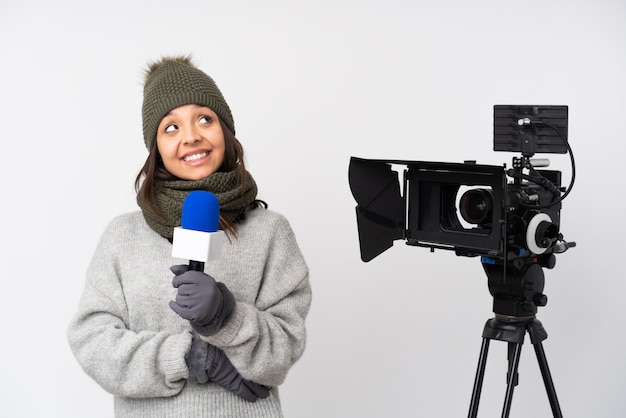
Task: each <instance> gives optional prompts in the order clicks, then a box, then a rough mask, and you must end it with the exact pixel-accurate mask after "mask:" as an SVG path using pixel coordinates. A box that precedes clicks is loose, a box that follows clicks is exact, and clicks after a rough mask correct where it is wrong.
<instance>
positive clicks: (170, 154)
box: [156, 104, 226, 180]
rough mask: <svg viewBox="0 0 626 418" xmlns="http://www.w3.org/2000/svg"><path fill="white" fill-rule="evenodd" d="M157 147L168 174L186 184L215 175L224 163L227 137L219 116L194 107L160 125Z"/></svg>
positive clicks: (184, 108)
mask: <svg viewBox="0 0 626 418" xmlns="http://www.w3.org/2000/svg"><path fill="white" fill-rule="evenodd" d="M156 143H157V148H158V150H159V153H160V154H161V158H162V159H163V164H164V165H165V168H166V169H167V171H169V172H170V173H172V174H173V175H175V176H176V177H178V178H181V179H184V180H199V179H202V178H204V177H207V176H208V175H210V174H213V173H215V172H216V171H217V170H218V169H219V168H220V167H221V165H222V162H223V161H224V152H225V149H226V146H225V143H224V133H223V132H222V127H221V126H220V122H219V120H218V118H217V114H216V113H215V112H213V111H212V110H211V109H209V108H208V107H204V106H198V105H194V104H189V105H184V106H180V107H177V108H175V109H173V110H172V111H171V112H170V113H168V114H167V115H166V116H165V117H164V118H163V119H162V120H161V123H160V124H159V128H158V130H157V135H156Z"/></svg>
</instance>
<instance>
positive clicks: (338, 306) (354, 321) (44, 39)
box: [0, 0, 626, 418]
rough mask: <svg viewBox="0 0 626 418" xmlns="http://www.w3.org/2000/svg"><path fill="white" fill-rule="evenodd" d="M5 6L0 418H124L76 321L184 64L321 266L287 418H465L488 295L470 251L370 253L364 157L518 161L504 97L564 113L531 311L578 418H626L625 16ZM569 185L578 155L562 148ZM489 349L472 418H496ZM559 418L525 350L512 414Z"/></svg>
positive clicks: (613, 9)
mask: <svg viewBox="0 0 626 418" xmlns="http://www.w3.org/2000/svg"><path fill="white" fill-rule="evenodd" d="M301 3H302V4H298V2H289V1H277V0H270V1H263V2H261V1H259V2H255V1H252V0H248V1H231V0H229V1H226V0H223V1H220V2H215V1H187V0H180V1H176V2H173V1H167V2H166V1H154V0H153V1H144V2H132V1H117V0H112V1H99V2H91V3H90V2H80V1H75V2H71V1H43V0H40V1H28V0H25V1H20V2H18V1H8V0H3V1H2V3H0V52H1V53H0V139H1V142H2V148H1V151H0V156H1V163H0V179H1V180H0V181H1V186H2V194H1V198H0V199H1V202H2V203H1V205H0V210H1V212H0V213H1V219H2V221H3V228H2V231H3V232H2V237H3V242H4V245H3V250H2V252H1V253H0V257H1V258H0V265H1V266H2V273H1V276H0V277H2V290H1V291H2V302H1V303H0V318H1V321H2V328H1V329H2V336H1V337H0V374H1V375H0V376H1V378H0V415H2V416H3V417H43V416H46V417H50V416H54V417H87V416H89V417H111V416H112V415H113V406H112V397H111V395H109V394H108V393H106V392H105V391H104V390H103V389H101V388H100V387H99V386H98V385H97V384H96V383H95V382H94V381H92V380H91V379H90V378H89V377H88V376H87V375H85V374H84V373H83V372H82V370H81V369H80V367H79V366H78V363H77V362H76V361H75V360H74V358H73V356H72V354H71V352H70V350H69V347H68V344H67V341H66V336H65V333H66V327H67V323H68V321H69V319H70V317H71V315H72V314H73V313H74V312H75V310H76V307H77V303H78V299H79V297H80V294H81V291H82V287H83V280H84V271H85V269H86V267H87V263H88V262H89V259H90V258H91V255H92V253H93V251H94V249H95V245H96V242H97V240H98V239H99V237H100V234H101V233H102V231H103V229H104V227H105V225H106V224H107V223H108V222H109V221H110V220H111V219H112V218H113V217H114V216H116V215H118V214H121V213H123V212H128V211H133V210H136V204H135V193H134V189H133V181H134V178H135V175H136V174H137V172H138V170H139V168H140V167H141V165H142V164H143V161H144V159H145V157H146V154H147V152H146V150H145V147H144V144H143V140H142V133H141V100H142V78H143V68H145V66H146V64H147V63H148V62H149V61H152V60H155V59H158V58H159V57H160V56H162V55H168V54H188V53H192V54H193V56H194V57H195V62H196V64H197V65H198V66H199V67H200V68H201V69H203V70H204V71H206V72H207V73H209V74H210V75H212V76H213V77H214V78H215V80H216V81H217V83H218V85H219V86H220V88H221V89H222V92H223V93H224V95H225V97H226V99H227V101H228V103H229V104H230V106H231V108H232V110H233V114H234V117H235V124H236V127H237V128H236V129H237V136H238V137H239V138H240V140H241V141H242V142H243V144H244V147H245V149H246V152H247V163H248V165H249V169H250V171H251V173H252V174H253V175H254V177H255V179H256V180H257V182H258V185H259V188H260V193H259V197H260V198H262V199H264V200H266V201H267V202H269V204H270V208H272V209H274V210H276V211H278V212H281V213H283V214H285V215H286V216H287V217H288V218H289V220H290V221H291V223H292V226H293V228H294V230H295V232H296V236H297V238H298V241H299V243H300V245H301V249H302V251H303V253H304V254H305V257H306V259H307V261H308V263H309V265H310V269H311V281H312V285H313V290H314V300H313V305H312V309H311V313H310V316H309V318H308V337H309V339H308V346H307V350H306V352H305V354H304V356H303V357H302V359H301V360H300V361H299V362H298V363H297V364H296V365H295V366H294V368H293V369H292V372H291V374H290V375H289V376H288V379H287V381H286V383H285V384H284V386H283V387H282V392H281V395H282V398H283V403H284V410H285V414H286V415H287V416H288V417H383V416H384V417H416V416H419V417H460V416H466V415H467V411H468V407H469V401H470V395H471V390H472V385H473V380H474V374H475V370H476V364H477V360H478V354H479V349H480V343H481V333H482V328H483V325H484V323H485V321H486V320H487V319H489V318H490V317H491V316H492V312H491V297H490V295H489V292H488V289H487V283H486V277H485V276H484V273H483V272H482V269H481V267H480V264H479V261H478V260H477V259H469V258H463V257H456V256H455V255H454V254H453V253H451V252H446V251H437V252H435V253H433V254H431V253H430V252H429V251H428V250H426V249H421V248H413V247H408V246H406V245H404V244H403V243H398V244H397V245H396V246H394V248H392V249H390V250H389V251H387V252H386V253H384V254H383V255H381V256H380V257H378V258H376V259H375V260H373V261H371V262H370V263H363V262H361V260H360V257H359V249H358V237H357V230H356V221H355V214H354V206H355V202H354V200H353V199H352V196H351V193H350V189H349V185H348V177H347V174H348V163H349V159H350V156H359V157H364V158H396V159H407V160H435V161H452V162H461V161H463V160H468V159H473V160H478V161H479V162H480V163H485V164H497V165H500V164H503V163H507V164H508V165H510V159H511V157H512V156H514V154H511V153H502V152H493V151H492V111H493V110H492V106H493V105H494V104H564V105H568V106H569V139H570V143H571V144H572V147H573V149H574V154H575V156H576V162H577V181H576V185H575V187H574V190H573V192H572V194H571V195H570V196H569V197H568V198H567V199H566V201H565V202H564V207H563V210H562V220H561V231H562V232H563V233H564V234H565V237H566V238H567V239H569V240H573V241H576V242H577V243H578V246H577V247H576V248H575V249H573V250H570V251H569V252H567V253H565V254H562V255H560V256H559V257H558V261H557V267H556V268H555V269H554V270H550V271H546V294H547V295H548V297H549V303H548V305H547V306H546V307H544V308H541V309H540V312H539V314H538V318H539V319H540V320H541V321H542V323H543V324H544V326H545V327H546V329H547V331H548V334H549V337H548V339H547V340H546V341H545V342H544V348H545V350H546V355H547V357H548V362H549V365H550V368H551V371H552V374H553V377H554V382H555V386H556V390H557V394H558V396H559V400H560V402H561V406H562V409H563V412H564V414H565V416H567V417H585V418H586V417H592V416H593V417H619V416H626V397H625V396H624V374H625V373H626V355H625V353H626V336H625V335H626V332H625V331H626V329H625V325H624V319H625V317H626V315H624V298H625V294H626V278H625V276H624V273H623V270H624V258H623V254H624V246H623V241H624V238H623V236H624V232H626V231H625V228H624V226H625V223H624V218H625V216H626V214H625V211H624V201H625V200H624V187H623V184H624V177H623V175H622V174H623V168H624V164H623V156H624V151H625V148H626V147H625V146H624V114H625V111H626V100H625V99H626V89H625V86H626V84H625V80H626V76H625V74H626V60H625V58H626V49H625V42H624V40H625V39H626V3H624V2H622V1H621V0H594V1H571V0H568V1H566V0H558V1H538V0H530V1H524V2H513V1H502V0H493V1H491V0H487V1H472V2H470V1H463V0H448V1H432V2H426V1H408V0H407V1H401V0H386V1H374V0H361V1H357V0H352V1H343V2H341V1H337V0H335V1H331V0H318V1H315V2H301ZM548 157H550V158H551V160H552V169H557V170H561V171H562V172H563V176H564V180H565V182H568V181H569V174H570V168H569V159H568V158H567V156H564V155H556V156H555V155H552V156H548ZM505 352H506V344H504V343H501V342H498V341H495V342H493V343H492V344H491V352H490V354H489V361H488V364H487V373H486V376H485V384H484V388H483V395H482V398H481V408H480V411H479V416H481V417H482V416H484V417H493V416H499V414H500V411H501V408H502V402H503V399H504V389H505V386H506V385H505V375H506V357H505ZM529 416H532V417H549V416H551V413H550V408H549V405H548V402H547V396H546V393H545V389H544V387H543V383H542V380H541V376H540V374H539V371H538V366H537V361H536V358H535V355H534V352H533V350H532V349H531V345H530V342H529V340H528V338H527V344H525V346H524V351H523V353H522V358H521V365H520V385H519V386H518V387H517V388H516V390H515V394H514V398H513V406H512V412H511V417H529Z"/></svg>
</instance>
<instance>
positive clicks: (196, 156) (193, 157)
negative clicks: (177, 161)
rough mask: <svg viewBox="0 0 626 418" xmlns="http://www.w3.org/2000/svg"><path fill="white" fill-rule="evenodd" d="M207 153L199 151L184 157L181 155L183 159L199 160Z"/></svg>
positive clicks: (206, 155) (187, 160)
mask: <svg viewBox="0 0 626 418" xmlns="http://www.w3.org/2000/svg"><path fill="white" fill-rule="evenodd" d="M208 155H209V153H208V152H206V151H205V152H201V153H198V154H192V155H187V156H185V157H183V161H186V162H189V161H197V160H200V159H202V158H204V157H208Z"/></svg>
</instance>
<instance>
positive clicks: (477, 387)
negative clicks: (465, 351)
mask: <svg viewBox="0 0 626 418" xmlns="http://www.w3.org/2000/svg"><path fill="white" fill-rule="evenodd" d="M488 352H489V339H488V338H483V343H482V345H481V347H480V357H479V358H478V368H477V369H476V378H475V379H474V390H473V391H472V401H471V402H470V410H469V415H468V417H469V418H476V416H477V415H478V403H479V402H480V392H481V390H482V388H483V378H484V376H485V365H486V364H487V353H488Z"/></svg>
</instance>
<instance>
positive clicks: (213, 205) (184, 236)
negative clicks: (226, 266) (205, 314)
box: [172, 190, 224, 271]
mask: <svg viewBox="0 0 626 418" xmlns="http://www.w3.org/2000/svg"><path fill="white" fill-rule="evenodd" d="M219 223H220V204H219V201H218V200H217V197H216V196H215V195H214V194H213V193H211V192H207V191H204V190H196V191H193V192H191V193H189V194H188V195H187V197H186V198H185V201H184V202H183V210H182V214H181V226H179V227H176V228H174V237H173V240H172V257H179V258H185V259H188V260H189V269H190V270H196V271H204V263H205V262H207V261H211V260H215V259H217V258H219V256H220V252H221V247H222V243H223V241H224V231H218V226H219Z"/></svg>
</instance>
